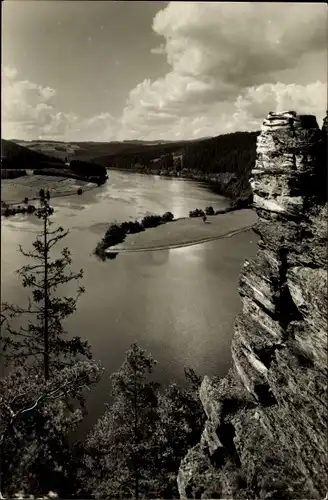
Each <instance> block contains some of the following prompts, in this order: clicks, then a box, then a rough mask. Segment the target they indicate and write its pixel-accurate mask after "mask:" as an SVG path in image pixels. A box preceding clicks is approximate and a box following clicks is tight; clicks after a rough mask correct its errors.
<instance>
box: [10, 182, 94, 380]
mask: <svg viewBox="0 0 328 500" xmlns="http://www.w3.org/2000/svg"><path fill="white" fill-rule="evenodd" d="M47 194H48V193H47ZM49 198H50V196H49V195H48V196H46V195H45V192H44V190H43V189H41V190H40V208H39V209H38V210H37V211H36V216H37V217H38V218H39V219H40V220H42V221H43V227H42V232H41V233H40V234H39V235H38V236H37V239H36V240H35V241H34V242H33V247H34V249H33V251H25V250H23V248H22V247H21V246H19V250H20V252H21V253H22V254H23V255H24V256H25V257H26V258H27V259H30V260H32V261H34V263H32V264H26V265H24V266H23V267H21V269H19V270H18V271H17V273H18V274H19V276H20V277H21V279H22V284H23V287H24V288H30V289H31V290H32V298H29V304H28V306H27V307H25V308H24V307H21V306H17V305H11V304H8V303H3V304H1V323H2V332H1V333H2V338H1V346H0V348H1V354H2V355H3V356H4V358H5V361H6V362H7V364H9V365H11V366H15V365H20V366H25V367H29V369H30V370H32V371H34V373H38V374H39V373H40V372H42V373H43V377H44V379H45V380H48V379H49V377H51V376H52V375H53V374H54V373H55V372H56V371H58V370H60V369H61V368H63V367H65V366H69V365H73V364H74V363H75V362H76V360H77V359H79V357H80V356H86V357H87V358H88V359H91V351H90V346H89V344H88V342H87V341H85V340H82V339H81V338H80V337H73V338H72V339H67V337H66V335H67V332H66V331H65V329H64V327H63V320H64V319H65V318H67V317H68V316H70V315H71V314H73V313H74V311H75V310H76V304H77V300H78V298H79V297H80V295H81V294H82V293H83V292H84V288H83V287H82V286H78V289H77V293H76V296H75V297H65V296H64V297H61V296H60V293H61V290H59V288H60V287H61V286H62V285H65V284H67V283H69V282H71V281H74V280H76V281H78V282H79V281H80V279H81V278H82V276H83V271H82V269H81V270H80V271H79V272H72V271H71V270H70V269H69V267H70V265H71V253H70V251H69V250H68V248H67V247H65V248H63V249H62V251H61V253H60V257H59V258H54V257H53V251H52V248H53V247H54V246H55V245H56V244H57V243H58V242H60V241H61V240H62V239H63V238H65V237H66V236H67V234H68V231H64V229H63V228H62V227H57V228H55V229H53V230H50V225H51V224H52V222H51V220H50V216H51V215H52V214H53V211H54V210H53V208H52V207H51V206H50V204H49ZM17 323H18V324H19V326H18V327H17Z"/></svg>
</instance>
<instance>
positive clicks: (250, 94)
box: [233, 81, 327, 127]
mask: <svg viewBox="0 0 328 500" xmlns="http://www.w3.org/2000/svg"><path fill="white" fill-rule="evenodd" d="M326 107H327V85H325V84H323V83H322V82H319V81H317V82H315V83H310V84H308V85H297V84H290V85H285V84H282V83H276V84H271V83H265V84H263V85H260V86H258V87H249V88H247V89H246V91H245V92H244V93H243V94H242V95H240V96H238V98H237V99H236V102H235V108H236V112H235V113H234V116H233V119H234V122H235V123H236V124H240V123H243V124H244V125H245V126H247V124H249V125H250V126H252V125H253V126H257V125H258V124H259V123H261V121H263V118H264V117H265V116H266V115H267V114H268V111H275V112H279V111H286V110H296V111H297V112H298V113H300V114H314V115H315V116H316V117H317V121H318V124H319V126H320V127H321V125H322V120H323V117H324V116H325V110H326Z"/></svg>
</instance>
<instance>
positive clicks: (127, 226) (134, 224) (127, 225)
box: [120, 221, 145, 234]
mask: <svg viewBox="0 0 328 500" xmlns="http://www.w3.org/2000/svg"><path fill="white" fill-rule="evenodd" d="M120 227H121V228H122V230H123V231H124V232H125V234H127V233H130V234H135V233H141V232H142V231H144V230H145V228H144V227H143V225H142V224H141V223H140V222H138V221H128V222H122V224H121V226H120Z"/></svg>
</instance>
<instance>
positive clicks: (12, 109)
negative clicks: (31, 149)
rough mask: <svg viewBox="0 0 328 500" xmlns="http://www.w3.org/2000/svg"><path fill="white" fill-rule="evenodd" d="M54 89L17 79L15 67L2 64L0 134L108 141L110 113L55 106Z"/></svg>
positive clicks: (111, 132) (112, 131)
mask: <svg viewBox="0 0 328 500" xmlns="http://www.w3.org/2000/svg"><path fill="white" fill-rule="evenodd" d="M55 96H56V90H55V89H53V88H51V87H43V86H42V85H38V84H36V83H33V82H30V81H27V80H19V79H17V71H16V70H14V69H12V68H4V70H3V75H2V96H1V98H2V106H1V124H2V136H3V137H5V138H8V139H10V138H19V139H26V140H30V139H35V138H36V137H42V138H43V139H58V140H66V141H70V140H71V141H74V140H76V141H78V140H81V141H83V140H85V141H92V140H95V141H102V140H103V141H109V140H112V139H113V137H114V135H115V134H114V119H113V117H112V116H111V115H110V113H101V114H100V115H96V116H93V117H90V118H82V117H79V116H77V115H76V114H74V113H63V112H62V111H58V110H56V107H55V106H54V104H53V102H54V97H55Z"/></svg>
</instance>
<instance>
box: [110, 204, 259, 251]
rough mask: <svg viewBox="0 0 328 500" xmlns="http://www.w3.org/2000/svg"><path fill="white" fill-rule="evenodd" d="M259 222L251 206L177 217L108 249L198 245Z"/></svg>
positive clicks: (128, 237) (161, 248) (132, 249)
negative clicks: (201, 215) (249, 207)
mask: <svg viewBox="0 0 328 500" xmlns="http://www.w3.org/2000/svg"><path fill="white" fill-rule="evenodd" d="M256 221H257V216H256V213H255V212H254V211H253V210H251V209H241V210H236V211H233V212H229V213H221V214H218V215H213V216H211V217H207V221H206V222H205V223H204V222H203V219H202V218H201V217H196V218H188V217H185V218H181V219H176V220H174V221H172V222H167V223H166V224H161V225H159V226H157V227H152V228H148V229H147V230H146V231H143V232H140V233H135V234H128V235H127V236H126V239H125V240H124V242H122V243H119V244H117V245H113V246H111V247H109V248H108V249H107V250H106V251H105V252H106V253H109V254H110V253H112V252H141V251H153V250H164V249H168V248H179V247H184V246H191V245H197V244H199V243H205V242H207V241H212V240H216V239H219V238H224V237H229V236H233V235H234V234H236V233H239V232H242V231H246V230H248V229H251V228H252V227H253V226H254V224H255V223H256Z"/></svg>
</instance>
